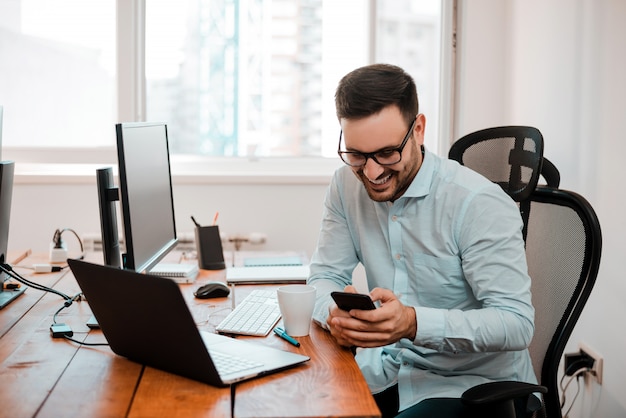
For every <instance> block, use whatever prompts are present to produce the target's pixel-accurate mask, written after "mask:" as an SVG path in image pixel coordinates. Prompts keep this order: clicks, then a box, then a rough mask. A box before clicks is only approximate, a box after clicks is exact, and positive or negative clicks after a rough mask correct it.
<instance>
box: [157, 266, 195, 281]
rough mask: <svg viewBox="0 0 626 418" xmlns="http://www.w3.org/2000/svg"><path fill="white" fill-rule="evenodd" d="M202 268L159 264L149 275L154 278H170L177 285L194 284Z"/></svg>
mask: <svg viewBox="0 0 626 418" xmlns="http://www.w3.org/2000/svg"><path fill="white" fill-rule="evenodd" d="M199 272H200V268H199V267H198V265H197V264H190V263H175V264H174V263H159V264H157V265H156V266H154V267H153V268H152V270H150V272H149V273H148V274H150V275H153V276H161V277H169V278H170V279H172V280H174V281H175V282H176V283H193V282H195V281H196V277H198V273H199Z"/></svg>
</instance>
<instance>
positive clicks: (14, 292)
mask: <svg viewBox="0 0 626 418" xmlns="http://www.w3.org/2000/svg"><path fill="white" fill-rule="evenodd" d="M25 290H26V286H20V287H19V288H18V289H0V309H2V308H4V307H5V306H7V305H8V304H9V303H11V302H13V301H14V300H15V299H16V298H17V297H18V296H19V295H21V294H22V293H24V291H25Z"/></svg>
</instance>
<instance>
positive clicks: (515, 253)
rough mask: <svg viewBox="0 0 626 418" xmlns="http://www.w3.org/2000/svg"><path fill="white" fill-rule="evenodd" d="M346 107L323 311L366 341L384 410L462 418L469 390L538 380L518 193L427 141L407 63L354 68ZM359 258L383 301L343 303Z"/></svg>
mask: <svg viewBox="0 0 626 418" xmlns="http://www.w3.org/2000/svg"><path fill="white" fill-rule="evenodd" d="M335 104H336V108H337V117H338V119H339V123H340V125H341V133H340V136H339V145H338V154H339V156H340V158H341V159H342V160H343V162H345V163H346V166H345V167H343V168H340V169H339V170H337V172H336V173H335V175H334V177H333V179H332V182H331V184H330V186H329V188H328V191H327V194H326V198H325V202H324V213H323V219H322V226H321V231H320V236H319V241H318V245H317V249H316V251H315V253H314V255H313V257H312V260H311V276H310V278H309V283H310V284H312V285H314V286H316V287H317V295H318V296H317V302H316V309H315V313H314V319H315V321H316V322H317V323H318V324H320V325H321V326H323V327H324V328H326V329H328V330H329V331H330V333H331V334H332V335H333V336H334V337H335V339H336V340H337V341H338V342H339V343H340V344H341V345H343V346H347V347H357V348H358V350H357V354H356V360H357V362H358V363H359V365H360V367H361V370H362V371H363V374H364V376H365V378H366V379H367V382H368V384H369V386H370V389H371V390H372V393H373V394H374V397H375V399H376V402H377V403H378V405H379V407H380V409H381V411H382V412H383V416H384V417H387V416H413V417H421V416H424V417H430V416H437V417H458V416H463V413H464V412H463V406H462V404H461V402H460V399H459V398H460V396H461V394H462V393H463V392H464V391H465V390H466V389H468V388H470V387H472V386H474V385H477V384H480V383H485V382H490V381H495V380H521V381H526V382H531V383H535V382H536V378H535V376H534V372H533V369H532V365H531V361H530V357H529V354H528V350H527V346H528V344H529V343H530V340H531V338H532V335H533V332H534V322H533V321H534V309H533V307H532V304H531V295H530V278H529V276H528V273H527V266H526V258H525V252H524V242H523V239H522V233H521V229H522V220H521V217H520V214H519V210H518V208H517V206H516V205H515V203H514V202H513V200H511V199H510V198H509V196H508V195H506V194H505V193H504V192H503V191H502V190H501V189H500V187H499V186H497V185H496V184H493V183H491V182H490V181H488V180H487V179H485V178H484V177H482V176H480V175H478V174H477V173H475V172H473V171H471V170H469V169H467V168H466V167H462V166H460V165H459V164H457V163H456V162H453V161H450V160H447V159H443V158H440V157H438V156H437V155H435V154H433V153H431V152H429V151H428V150H426V149H425V147H424V132H425V129H426V118H425V116H424V115H422V114H420V113H419V106H418V98H417V90H416V87H415V83H414V82H413V79H412V78H411V77H410V76H409V75H408V74H407V73H405V72H404V71H403V70H402V69H401V68H398V67H395V66H391V65H384V64H376V65H370V66H366V67H362V68H359V69H357V70H355V71H353V72H351V73H349V74H347V75H346V76H345V77H344V78H343V79H342V80H341V81H340V83H339V86H338V87H337V92H336V96H335ZM359 263H360V264H362V265H363V266H364V268H365V272H366V276H367V284H368V286H369V289H371V292H370V296H371V298H372V299H373V300H375V301H377V302H378V304H379V306H380V307H379V308H378V309H375V310H370V311H362V310H351V311H350V312H345V311H341V310H339V309H338V308H337V306H336V305H335V304H334V302H333V301H332V299H331V298H330V292H332V291H336V290H344V291H348V292H354V291H355V289H354V287H353V286H352V273H353V271H354V269H355V268H356V266H357V265H358V264H359ZM355 401H358V400H355ZM518 407H519V408H520V409H523V408H524V405H518ZM398 414H399V415H398Z"/></svg>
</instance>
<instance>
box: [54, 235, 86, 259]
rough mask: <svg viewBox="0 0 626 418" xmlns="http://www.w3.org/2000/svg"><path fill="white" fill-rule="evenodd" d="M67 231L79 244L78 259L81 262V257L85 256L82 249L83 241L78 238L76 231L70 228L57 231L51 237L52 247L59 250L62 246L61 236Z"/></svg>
mask: <svg viewBox="0 0 626 418" xmlns="http://www.w3.org/2000/svg"><path fill="white" fill-rule="evenodd" d="M68 231H69V232H71V233H72V234H74V236H75V237H76V239H77V240H78V244H80V259H81V260H82V259H83V257H84V256H85V248H84V247H83V240H81V239H80V236H78V234H77V233H76V231H74V230H73V229H72V228H63V229H61V230H59V229H57V230H56V231H54V236H53V237H52V241H53V242H54V245H55V246H56V248H61V246H62V240H61V235H63V233H64V232H68Z"/></svg>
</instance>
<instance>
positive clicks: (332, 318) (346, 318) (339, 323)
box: [326, 286, 417, 347]
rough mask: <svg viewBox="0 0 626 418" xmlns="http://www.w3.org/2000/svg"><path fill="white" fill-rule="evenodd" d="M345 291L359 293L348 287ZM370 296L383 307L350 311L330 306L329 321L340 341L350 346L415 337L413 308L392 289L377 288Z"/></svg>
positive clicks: (386, 342)
mask: <svg viewBox="0 0 626 418" xmlns="http://www.w3.org/2000/svg"><path fill="white" fill-rule="evenodd" d="M344 292H350V293H356V289H355V288H354V286H346V288H345V289H344ZM370 297H371V298H372V300H373V301H379V302H380V308H378V309H374V310H369V311H366V310H359V309H352V310H351V311H350V312H346V311H342V310H341V309H339V308H338V307H337V306H336V305H335V306H333V307H332V308H331V309H330V314H329V316H328V319H327V321H326V322H327V323H328V326H329V328H330V333H331V334H332V335H333V337H335V339H336V340H337V342H338V343H339V344H341V345H343V346H346V347H351V346H357V347H380V346H383V345H388V344H392V343H395V342H396V341H398V340H400V339H401V338H408V339H410V340H414V339H415V334H416V332H417V322H416V319H415V310H414V309H413V308H412V307H410V306H404V305H403V304H402V303H401V302H400V300H398V298H397V297H396V295H394V293H393V292H392V291H390V290H388V289H381V288H375V289H373V290H372V291H371V292H370Z"/></svg>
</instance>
